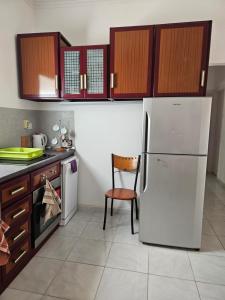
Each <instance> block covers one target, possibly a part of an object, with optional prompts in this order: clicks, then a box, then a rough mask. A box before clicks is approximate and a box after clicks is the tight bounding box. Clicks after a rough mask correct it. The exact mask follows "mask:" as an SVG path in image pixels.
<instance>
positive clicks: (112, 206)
mask: <svg viewBox="0 0 225 300" xmlns="http://www.w3.org/2000/svg"><path fill="white" fill-rule="evenodd" d="M113 200H114V199H113V198H112V200H111V216H113Z"/></svg>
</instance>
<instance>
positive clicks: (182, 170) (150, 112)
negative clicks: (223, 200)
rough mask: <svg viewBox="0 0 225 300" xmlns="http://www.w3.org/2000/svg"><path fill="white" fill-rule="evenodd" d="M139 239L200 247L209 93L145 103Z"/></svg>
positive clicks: (152, 100) (150, 100) (209, 107)
mask: <svg viewBox="0 0 225 300" xmlns="http://www.w3.org/2000/svg"><path fill="white" fill-rule="evenodd" d="M143 107H144V109H143V146H142V147H143V148H142V161H141V185H140V186H141V197H140V233H139V235H140V241H142V242H145V243H152V244H160V245H167V246H175V247H184V248H195V249H199V248H200V247H201V233H202V218H203V204H204V193H205V179H206V164H207V153H208V139H209V126H210V113H211V98H208V97H191V98H183V97H182V98H181V97H180V98H154V99H153V98H152V99H151V98H146V99H144V104H143Z"/></svg>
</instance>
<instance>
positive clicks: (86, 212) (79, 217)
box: [72, 206, 95, 222]
mask: <svg viewBox="0 0 225 300" xmlns="http://www.w3.org/2000/svg"><path fill="white" fill-rule="evenodd" d="M94 211H95V208H94V207H88V206H85V207H84V206H83V207H80V208H79V209H78V211H77V212H76V214H75V215H74V216H73V218H72V220H76V221H82V222H89V221H90V218H91V217H92V215H93V212H94Z"/></svg>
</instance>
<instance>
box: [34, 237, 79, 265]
mask: <svg viewBox="0 0 225 300" xmlns="http://www.w3.org/2000/svg"><path fill="white" fill-rule="evenodd" d="M76 239H77V238H75V237H72V236H71V237H68V236H63V235H58V234H54V235H53V236H52V237H51V238H50V239H49V240H48V241H47V243H46V244H45V245H44V246H43V247H42V248H41V249H40V250H39V251H38V253H37V256H41V257H48V258H56V259H62V260H65V259H66V258H67V256H68V255H69V253H70V252H71V250H72V248H73V246H74V243H75V242H76Z"/></svg>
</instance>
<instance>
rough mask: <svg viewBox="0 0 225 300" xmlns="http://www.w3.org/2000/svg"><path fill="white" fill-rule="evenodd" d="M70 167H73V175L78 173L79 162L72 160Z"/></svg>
mask: <svg viewBox="0 0 225 300" xmlns="http://www.w3.org/2000/svg"><path fill="white" fill-rule="evenodd" d="M70 165H71V171H72V173H76V172H77V161H76V159H74V160H72V161H71V162H70Z"/></svg>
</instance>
